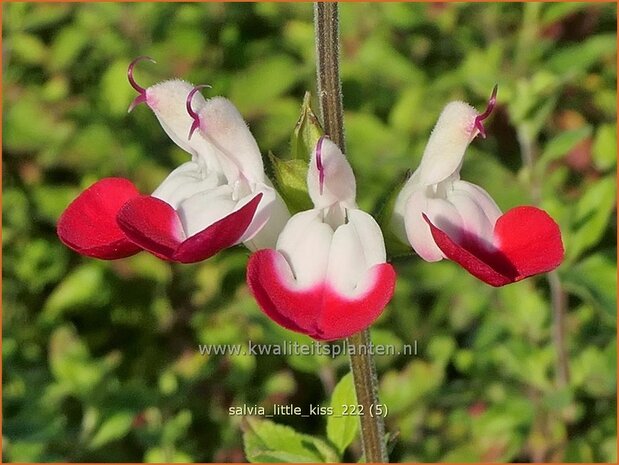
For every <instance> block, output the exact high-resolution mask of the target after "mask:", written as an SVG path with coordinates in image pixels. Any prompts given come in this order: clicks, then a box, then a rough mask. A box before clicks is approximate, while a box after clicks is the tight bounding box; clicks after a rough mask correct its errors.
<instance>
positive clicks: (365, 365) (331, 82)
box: [314, 2, 389, 463]
mask: <svg viewBox="0 0 619 465" xmlns="http://www.w3.org/2000/svg"><path fill="white" fill-rule="evenodd" d="M314 26H315V34H316V58H317V80H318V98H319V101H320V112H321V116H322V121H323V126H324V130H325V133H326V134H327V135H329V137H330V138H331V140H332V141H333V142H335V143H336V144H337V145H338V146H339V147H340V149H342V152H343V153H346V144H345V140H344V116H343V115H344V112H343V106H342V88H341V82H340V75H339V36H338V4H337V3H335V2H333V3H331V2H330V3H322V2H317V3H315V4H314ZM346 343H347V347H348V353H349V357H350V369H351V371H352V375H353V380H354V385H355V392H356V394H357V403H358V404H359V405H361V406H362V408H363V414H362V415H360V416H359V419H360V422H361V443H362V445H363V452H364V455H365V461H366V462H375V463H387V462H388V461H389V458H388V456H387V448H386V446H385V441H384V437H385V424H384V421H383V418H382V416H380V415H376V414H375V413H374V412H375V406H377V405H379V403H378V378H377V376H376V367H375V365H374V359H373V358H372V355H371V354H370V352H371V351H370V344H371V342H370V331H369V329H366V330H364V331H361V332H359V333H357V334H355V335H353V336H350V337H349V338H348V339H347V341H346Z"/></svg>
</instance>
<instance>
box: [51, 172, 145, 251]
mask: <svg viewBox="0 0 619 465" xmlns="http://www.w3.org/2000/svg"><path fill="white" fill-rule="evenodd" d="M137 196H139V192H138V190H137V188H136V187H135V186H134V185H133V183H132V182H131V181H129V180H128V179H124V178H104V179H101V180H100V181H97V182H96V183H94V184H93V185H92V186H90V187H89V188H88V189H86V190H85V191H84V192H82V193H81V194H80V195H79V196H78V197H77V198H76V199H75V200H74V201H73V202H71V203H70V204H69V206H68V207H67V208H66V209H65V211H64V212H63V213H62V215H61V216H60V218H59V220H58V224H57V227H56V232H57V234H58V237H59V238H60V240H61V241H62V242H63V243H64V244H65V245H66V246H67V247H69V248H71V249H73V250H75V251H76V252H78V253H79V254H81V255H86V256H88V257H94V258H100V259H103V260H114V259H117V258H125V257H129V256H131V255H135V254H136V253H138V252H139V251H140V250H141V249H140V247H138V246H137V245H135V244H134V243H133V242H131V241H130V240H129V239H128V238H127V236H126V235H125V233H124V232H123V231H122V230H121V229H120V228H119V227H118V225H117V223H116V214H117V213H118V211H119V210H120V209H121V208H122V207H123V205H125V203H127V202H128V201H130V200H131V199H133V198H135V197H137Z"/></svg>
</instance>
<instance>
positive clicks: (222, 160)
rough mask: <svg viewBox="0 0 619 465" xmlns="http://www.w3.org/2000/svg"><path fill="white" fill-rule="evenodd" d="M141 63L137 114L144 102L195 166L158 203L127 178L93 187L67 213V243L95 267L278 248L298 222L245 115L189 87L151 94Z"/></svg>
mask: <svg viewBox="0 0 619 465" xmlns="http://www.w3.org/2000/svg"><path fill="white" fill-rule="evenodd" d="M140 59H143V58H142V57H141V58H140ZM140 59H138V60H140ZM138 60H135V61H134V62H133V63H131V65H130V67H129V73H128V74H129V81H130V83H131V85H132V86H133V87H134V88H135V89H136V90H137V91H138V92H139V95H138V97H137V98H136V99H135V100H134V102H133V103H132V104H131V106H130V110H131V109H133V108H134V107H135V106H136V105H137V104H139V103H142V102H144V103H146V104H147V105H148V106H149V107H150V108H151V109H152V110H153V112H154V113H155V115H156V116H157V118H158V120H159V122H160V123H161V126H162V127H163V129H164V130H165V131H166V133H167V134H168V135H169V136H170V138H171V139H172V140H173V141H174V142H175V143H176V144H177V145H178V146H179V147H181V148H182V149H183V150H185V151H187V152H188V153H190V154H191V156H192V160H191V161H188V162H186V163H183V164H182V165H181V166H179V167H178V168H176V169H175V170H174V171H172V173H170V175H169V176H168V177H167V178H166V179H165V180H164V181H163V182H162V184H161V185H160V186H159V187H158V188H157V189H156V190H155V191H154V192H153V194H152V195H140V194H139V192H138V190H137V189H136V188H135V186H133V184H132V183H131V182H130V181H128V180H126V179H122V178H107V179H103V180H101V181H99V182H97V183H95V184H94V185H93V186H91V187H90V188H88V189H87V190H86V191H84V192H83V193H82V194H81V195H80V196H79V197H78V198H77V199H75V200H74V201H73V202H72V203H71V204H70V205H69V207H68V208H67V209H66V210H65V212H63V214H62V216H61V217H60V219H59V221H58V226H57V231H58V235H59V237H60V239H61V240H62V241H63V242H64V243H65V244H66V245H67V246H69V247H71V248H72V249H74V250H76V251H77V252H79V253H81V254H83V255H88V256H92V257H96V258H102V259H115V258H122V257H126V256H129V255H132V254H134V253H137V252H138V251H140V250H141V249H144V250H147V251H149V252H151V253H153V254H154V255H156V256H158V257H160V258H163V259H167V260H173V261H178V262H182V263H192V262H197V261H201V260H204V259H206V258H209V257H210V256H212V255H213V254H215V253H217V252H218V251H219V250H222V249H224V248H227V247H230V246H233V245H236V244H239V243H241V242H242V243H244V244H245V245H246V246H248V247H249V248H250V249H251V250H257V249H259V248H263V247H269V246H273V245H274V244H275V241H276V239H277V236H278V234H279V232H280V231H281V229H282V228H283V226H284V224H285V223H286V221H287V219H288V218H289V216H290V215H289V213H288V210H287V208H286V206H285V204H284V203H283V201H282V200H281V198H280V197H279V195H278V194H277V192H276V191H275V189H273V187H272V185H271V184H270V182H269V180H268V178H267V177H266V175H265V174H264V167H263V164H262V157H261V155H260V150H259V148H258V145H257V144H256V141H255V140H254V138H253V136H252V135H251V133H250V132H249V129H248V128H247V125H246V123H245V121H244V120H243V118H242V117H241V115H240V114H239V112H238V110H237V109H236V108H235V107H234V105H233V104H232V103H231V102H230V101H229V100H227V99H225V98H223V97H214V98H212V99H209V100H205V99H204V98H203V97H202V96H201V95H200V94H199V93H198V92H197V91H198V90H199V89H200V88H201V87H203V86H198V87H194V86H192V85H191V84H189V83H187V82H184V81H181V80H172V81H166V82H163V83H160V84H157V85H154V86H152V87H149V88H147V89H143V88H141V87H140V86H138V85H137V84H136V83H135V81H134V79H133V75H132V71H133V66H134V65H135V63H136V62H137V61H138ZM196 94H197V95H196Z"/></svg>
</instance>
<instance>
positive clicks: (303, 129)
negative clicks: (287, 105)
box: [290, 92, 324, 162]
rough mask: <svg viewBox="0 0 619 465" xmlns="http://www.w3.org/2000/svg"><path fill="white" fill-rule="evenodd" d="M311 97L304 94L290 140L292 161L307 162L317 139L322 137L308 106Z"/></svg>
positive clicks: (320, 128) (319, 126) (319, 127)
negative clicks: (299, 113)
mask: <svg viewBox="0 0 619 465" xmlns="http://www.w3.org/2000/svg"><path fill="white" fill-rule="evenodd" d="M311 97H312V96H311V94H310V93H309V92H305V96H304V97H303V105H302V106H301V115H300V116H299V119H298V121H297V124H296V126H295V128H294V132H293V134H292V137H291V139H290V158H291V159H293V160H297V159H299V160H305V161H306V162H307V161H309V159H310V153H311V151H312V150H314V147H315V146H316V143H317V142H318V139H320V137H321V136H323V135H324V131H323V129H322V126H321V125H320V122H319V121H318V118H317V117H316V115H315V114H314V112H313V111H312V108H311V106H310V100H311Z"/></svg>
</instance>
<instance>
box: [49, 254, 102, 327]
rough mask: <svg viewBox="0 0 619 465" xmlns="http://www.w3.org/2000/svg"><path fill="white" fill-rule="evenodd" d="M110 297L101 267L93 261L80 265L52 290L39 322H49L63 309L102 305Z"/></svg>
mask: <svg viewBox="0 0 619 465" xmlns="http://www.w3.org/2000/svg"><path fill="white" fill-rule="evenodd" d="M109 298H110V289H109V287H108V286H106V282H105V273H104V270H103V268H102V267H101V266H100V265H99V264H97V263H94V262H89V263H87V264H86V265H82V266H80V267H78V268H76V269H75V271H73V273H71V274H70V275H68V276H67V277H66V278H65V279H64V280H62V281H61V282H60V284H59V285H58V286H57V287H56V288H55V289H54V290H53V291H52V293H51V295H50V296H49V298H48V299H47V301H46V302H45V305H44V306H43V312H42V313H41V315H40V319H41V322H43V323H44V324H51V323H53V322H54V321H56V319H57V318H58V317H59V316H60V315H62V314H63V313H64V312H65V311H68V310H71V309H75V308H82V307H84V306H87V305H88V306H95V307H96V306H103V305H105V304H106V303H107V302H108V301H109Z"/></svg>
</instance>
